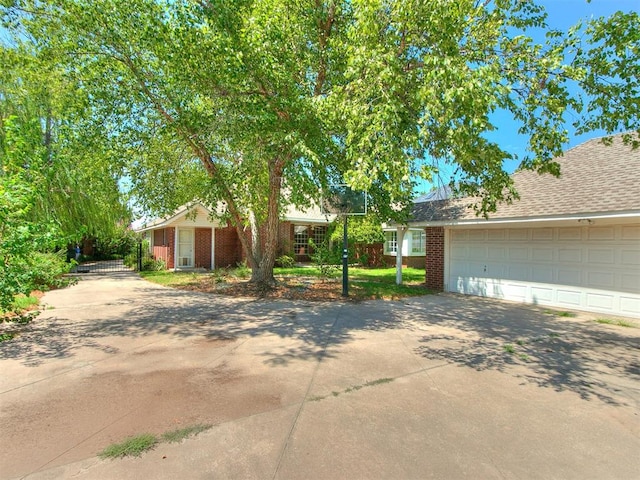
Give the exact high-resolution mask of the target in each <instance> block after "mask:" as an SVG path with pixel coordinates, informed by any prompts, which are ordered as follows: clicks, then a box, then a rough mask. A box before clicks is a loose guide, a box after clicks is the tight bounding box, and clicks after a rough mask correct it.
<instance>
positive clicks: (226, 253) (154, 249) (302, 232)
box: [136, 203, 335, 269]
mask: <svg viewBox="0 0 640 480" xmlns="http://www.w3.org/2000/svg"><path fill="white" fill-rule="evenodd" d="M334 218H335V216H334V215H325V214H323V213H321V212H320V210H319V209H318V208H309V209H308V210H306V211H301V210H297V209H294V208H293V207H291V208H289V209H288V210H287V212H286V214H285V216H284V218H283V219H282V221H281V223H280V231H279V247H278V250H279V252H280V254H283V253H287V254H290V253H291V254H293V255H294V258H295V260H296V261H308V260H309V259H310V258H309V254H310V252H309V238H312V239H313V240H314V241H315V242H316V243H320V242H322V241H323V240H324V237H325V235H326V233H327V228H328V225H329V223H331V221H333V220H334ZM136 231H137V232H141V233H143V234H144V237H145V239H146V240H147V241H148V243H149V250H150V253H151V254H152V255H153V257H154V258H156V259H162V260H164V262H165V264H166V265H167V268H168V269H193V268H205V269H214V268H221V267H228V266H235V265H236V264H238V263H239V262H241V261H242V260H243V259H244V253H243V251H242V245H241V244H240V240H239V239H238V234H237V232H236V230H235V228H234V227H232V226H230V225H228V224H226V223H221V222H220V221H219V220H216V219H215V218H213V217H212V215H211V210H210V209H209V208H207V207H206V206H204V205H202V204H200V203H194V204H193V205H185V206H182V207H180V208H179V209H178V210H176V211H175V212H174V213H173V214H171V215H169V216H168V217H165V218H159V219H156V220H153V221H151V222H149V223H147V224H145V225H142V226H141V227H139V228H136Z"/></svg>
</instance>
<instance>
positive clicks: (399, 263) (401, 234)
mask: <svg viewBox="0 0 640 480" xmlns="http://www.w3.org/2000/svg"><path fill="white" fill-rule="evenodd" d="M406 231H407V227H398V228H397V229H396V232H397V233H396V285H402V244H403V243H404V232H406Z"/></svg>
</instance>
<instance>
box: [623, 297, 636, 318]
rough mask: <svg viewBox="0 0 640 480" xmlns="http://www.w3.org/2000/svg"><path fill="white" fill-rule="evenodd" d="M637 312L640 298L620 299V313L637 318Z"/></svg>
mask: <svg viewBox="0 0 640 480" xmlns="http://www.w3.org/2000/svg"><path fill="white" fill-rule="evenodd" d="M638 312H640V298H638V297H627V296H624V295H623V296H622V297H620V313H622V314H623V315H624V314H626V315H633V316H637V315H638Z"/></svg>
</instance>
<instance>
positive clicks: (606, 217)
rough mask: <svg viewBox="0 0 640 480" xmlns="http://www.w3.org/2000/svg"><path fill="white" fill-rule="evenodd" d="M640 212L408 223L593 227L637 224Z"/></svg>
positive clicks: (475, 226)
mask: <svg viewBox="0 0 640 480" xmlns="http://www.w3.org/2000/svg"><path fill="white" fill-rule="evenodd" d="M638 222H640V210H632V211H622V212H597V213H594V212H591V213H589V212H584V213H576V214H571V215H557V216H547V217H513V218H488V219H486V218H473V219H461V220H438V221H421V222H409V224H408V226H409V227H410V228H413V227H467V228H498V227H518V226H522V227H525V226H532V225H534V226H536V227H544V226H549V227H551V226H567V225H583V226H587V225H595V224H612V223H638Z"/></svg>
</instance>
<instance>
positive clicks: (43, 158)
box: [0, 45, 129, 310]
mask: <svg viewBox="0 0 640 480" xmlns="http://www.w3.org/2000/svg"><path fill="white" fill-rule="evenodd" d="M0 66H1V68H0V292H1V293H0V309H2V310H6V309H7V307H8V306H9V305H10V303H11V301H12V299H13V296H14V295H15V294H17V293H28V291H29V290H30V289H31V288H33V287H34V286H35V285H36V284H37V281H36V280H37V278H40V277H42V276H43V275H44V274H43V272H44V271H48V272H49V271H51V269H52V268H53V267H52V265H51V264H52V263H55V258H53V257H51V256H49V257H47V258H44V257H42V256H41V254H43V253H53V252H55V251H56V250H60V249H63V248H64V247H65V246H66V245H67V244H68V243H71V242H77V241H79V240H80V239H81V238H83V237H87V236H113V235H115V234H117V231H118V229H121V228H122V226H123V225H124V224H126V225H128V220H129V218H128V217H129V215H128V211H127V208H126V207H125V203H124V202H123V201H122V200H123V199H122V198H121V194H120V192H119V188H118V182H117V179H118V174H117V166H118V162H116V161H114V159H113V158H111V157H112V156H113V153H112V152H110V151H108V150H107V149H106V148H105V145H108V143H107V142H105V141H102V140H99V139H98V138H97V137H96V136H95V135H86V133H87V132H86V129H85V128H84V127H85V126H88V124H86V122H85V121H84V119H85V118H86V111H85V108H84V104H85V100H84V96H83V92H82V90H80V89H79V88H78V87H77V85H74V84H73V82H70V81H68V80H67V79H65V78H64V76H63V75H62V72H61V71H59V70H56V69H55V68H54V67H52V66H51V65H48V64H47V62H46V61H42V60H41V59H39V58H37V57H36V56H35V55H33V54H31V53H30V52H28V51H26V50H24V49H21V48H18V47H15V46H7V45H0ZM94 133H95V132H94ZM105 159H108V161H106V160H105ZM54 270H55V269H54Z"/></svg>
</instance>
